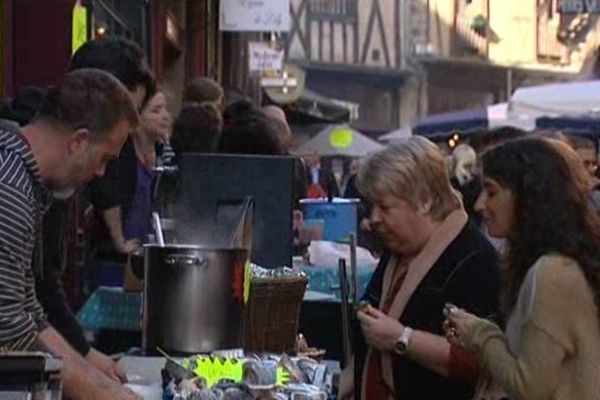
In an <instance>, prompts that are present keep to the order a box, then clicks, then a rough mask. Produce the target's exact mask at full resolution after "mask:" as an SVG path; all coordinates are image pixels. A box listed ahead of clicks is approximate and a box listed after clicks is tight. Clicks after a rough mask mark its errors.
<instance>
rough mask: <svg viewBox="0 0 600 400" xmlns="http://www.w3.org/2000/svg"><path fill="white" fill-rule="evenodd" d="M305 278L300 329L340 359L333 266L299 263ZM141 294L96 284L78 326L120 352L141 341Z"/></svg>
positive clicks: (361, 277)
mask: <svg viewBox="0 0 600 400" xmlns="http://www.w3.org/2000/svg"><path fill="white" fill-rule="evenodd" d="M302 269H303V270H304V271H305V272H306V274H307V275H308V277H309V285H308V290H307V293H306V295H305V297H304V302H303V304H302V310H301V315H300V332H302V333H303V334H304V335H305V336H306V337H307V338H308V340H309V342H310V343H311V345H312V346H315V347H319V348H324V349H326V350H327V357H328V358H332V359H337V360H339V359H341V354H342V350H341V330H340V328H339V327H340V326H341V311H340V303H339V298H340V288H339V278H338V270H337V268H332V267H323V266H303V267H302ZM357 275H358V276H357V289H358V295H359V297H360V296H362V294H363V293H364V290H365V289H366V286H367V285H368V282H369V280H370V278H371V275H372V269H371V268H362V267H359V268H358V269H357ZM141 310H142V295H141V294H140V293H128V292H125V291H124V290H123V289H122V288H115V287H100V288H98V289H97V290H96V291H95V292H94V293H93V294H92V296H90V298H89V299H88V301H87V302H86V303H85V304H84V306H83V307H82V308H81V310H80V311H79V313H78V318H79V321H80V323H81V325H82V326H83V327H84V328H85V329H86V330H88V331H91V332H93V333H95V345H96V346H97V347H98V348H100V349H101V350H104V351H106V352H109V353H114V352H124V351H127V350H128V349H129V348H131V347H139V346H140V344H141V334H140V331H141Z"/></svg>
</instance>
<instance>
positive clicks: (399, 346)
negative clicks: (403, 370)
mask: <svg viewBox="0 0 600 400" xmlns="http://www.w3.org/2000/svg"><path fill="white" fill-rule="evenodd" d="M394 350H395V351H396V353H397V354H399V355H401V356H403V355H405V354H406V350H408V349H407V347H406V344H404V343H403V342H402V341H400V340H398V341H397V342H396V345H395V346H394Z"/></svg>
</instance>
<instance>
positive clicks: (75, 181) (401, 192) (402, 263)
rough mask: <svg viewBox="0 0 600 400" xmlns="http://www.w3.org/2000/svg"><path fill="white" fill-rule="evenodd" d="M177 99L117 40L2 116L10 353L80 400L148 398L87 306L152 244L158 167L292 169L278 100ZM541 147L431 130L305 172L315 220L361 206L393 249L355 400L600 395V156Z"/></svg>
mask: <svg viewBox="0 0 600 400" xmlns="http://www.w3.org/2000/svg"><path fill="white" fill-rule="evenodd" d="M166 97H167V96H166V95H165V92H164V91H163V90H162V89H161V88H160V86H159V85H157V82H156V81H155V79H154V77H153V75H152V72H151V71H150V69H149V68H148V66H147V64H146V61H145V59H144V55H143V52H142V51H141V49H140V48H139V47H138V46H137V45H135V44H134V43H132V42H129V41H127V40H123V39H101V40H97V41H91V42H88V43H86V44H84V45H83V46H82V47H81V48H80V49H79V50H78V51H77V52H76V53H75V54H74V55H73V59H72V62H71V65H70V68H69V71H68V72H67V73H66V74H65V76H64V78H63V79H62V81H61V82H60V83H59V84H58V85H57V86H56V87H54V88H51V89H49V90H48V89H45V88H37V87H28V88H23V89H22V90H20V91H19V92H18V93H17V95H16V96H15V97H14V98H13V99H11V100H10V101H5V102H4V103H3V105H2V107H0V211H1V212H0V351H12V350H32V349H39V350H45V351H49V352H51V353H54V354H56V355H58V356H60V357H62V358H63V359H64V361H65V367H64V370H63V380H64V390H65V393H66V394H67V395H68V396H69V397H71V398H73V399H87V398H93V399H117V400H118V399H135V398H137V396H136V395H135V394H133V393H132V392H131V391H129V390H128V389H126V388H125V387H124V386H123V383H125V382H126V379H127V378H126V376H125V373H124V372H123V371H122V370H121V368H120V367H119V366H118V365H117V364H116V363H115V362H114V361H113V360H112V359H111V358H110V357H108V356H107V355H105V354H103V353H102V352H100V351H99V350H97V349H94V348H93V347H91V346H90V345H89V343H88V341H87V340H86V337H85V334H84V332H83V329H82V328H81V326H80V325H79V323H78V322H77V319H76V318H75V316H74V313H73V309H74V308H75V307H76V306H77V304H78V301H81V298H80V296H86V295H89V294H90V293H91V291H93V290H94V288H95V287H96V286H97V285H99V284H103V285H117V286H118V285H122V283H123V271H124V266H125V265H126V264H127V262H128V260H129V257H130V256H131V254H132V253H133V252H135V250H136V249H137V248H139V246H140V245H141V244H142V243H145V242H146V241H147V240H148V235H149V234H150V233H151V231H152V227H151V223H150V221H151V218H150V214H151V212H152V210H153V201H154V181H155V169H156V167H157V166H161V165H165V164H171V163H176V162H177V157H178V155H179V154H183V153H186V152H194V153H228V154H254V155H267V156H286V155H290V151H291V147H292V144H293V136H292V133H291V130H290V126H289V124H288V121H287V119H286V114H285V112H284V111H283V110H282V109H281V108H279V107H278V106H276V105H272V104H270V105H265V106H263V107H260V106H257V105H256V104H253V103H252V102H251V101H249V100H248V99H244V98H240V99H235V100H232V99H228V98H227V96H226V95H225V93H224V90H223V89H222V88H221V87H220V86H219V85H218V84H217V83H216V82H215V81H213V80H211V79H208V78H205V77H202V78H197V79H194V80H192V81H191V82H190V83H189V85H188V86H187V87H186V89H185V91H184V96H183V102H182V104H181V107H179V108H180V112H179V113H178V115H177V116H175V117H174V118H173V117H172V116H171V114H170V112H169V110H170V109H172V107H169V104H167V98H166ZM512 133H514V134H515V135H512V136H519V134H518V132H516V131H515V132H512ZM529 136H531V137H527V138H519V139H511V140H500V141H499V142H498V143H494V144H491V145H487V146H486V148H482V149H477V151H476V150H475V149H474V148H472V147H470V146H468V145H466V144H461V145H459V146H457V147H456V148H455V149H454V151H453V154H451V155H450V156H448V157H447V156H445V155H444V154H443V153H442V151H441V150H440V148H438V146H436V145H435V144H434V143H432V142H430V141H429V140H427V139H425V138H423V137H416V136H415V137H412V138H410V139H407V140H404V141H402V142H398V143H395V144H391V145H388V146H386V147H385V148H384V149H383V150H380V151H377V152H375V153H374V154H372V155H370V156H369V157H367V158H366V159H365V160H361V161H359V160H343V161H342V160H323V159H320V158H319V157H318V156H317V155H316V154H307V155H305V157H304V159H303V160H298V161H297V162H296V168H295V172H294V177H293V180H294V203H295V204H296V206H297V205H298V201H299V199H301V198H307V197H308V198H321V197H329V198H332V197H337V196H344V197H350V198H356V197H358V198H361V199H362V201H363V203H362V204H363V205H362V206H361V208H360V211H359V212H360V215H359V220H360V221H361V223H360V225H361V228H363V229H364V230H366V231H369V232H371V233H373V234H374V235H375V236H376V237H377V238H378V240H379V247H378V250H379V251H380V254H381V258H380V263H379V265H378V267H377V269H376V270H375V272H374V274H373V276H372V279H371V281H370V283H369V285H368V288H367V290H366V293H365V297H364V300H365V301H366V302H367V304H366V305H365V306H364V307H361V308H360V310H358V311H357V319H356V326H355V335H354V340H355V346H354V358H353V361H352V363H351V364H350V365H349V366H348V367H347V368H346V369H345V370H344V372H343V374H342V378H341V381H340V397H341V398H363V399H387V398H398V399H402V400H407V399H437V398H444V399H456V400H459V399H471V398H477V399H502V398H509V399H549V398H550V399H594V398H597V396H598V394H597V393H600V387H599V385H600V384H599V383H598V380H597V379H596V377H597V376H598V374H599V373H600V362H599V361H598V360H599V359H600V354H598V352H600V350H599V349H600V346H597V344H598V342H599V341H600V319H599V318H600V308H599V305H600V300H599V299H600V220H599V217H598V214H599V213H598V212H597V205H598V204H600V201H599V200H598V199H600V194H599V193H600V192H599V191H598V190H597V185H598V178H597V177H596V175H595V174H596V167H597V149H596V147H595V145H594V143H593V142H591V141H589V140H586V139H583V138H567V137H565V136H564V135H562V134H559V133H549V132H540V133H538V134H533V135H529ZM90 210H91V211H90ZM498 241H501V242H502V244H503V245H502V246H498V245H497V243H498ZM492 242H494V244H495V245H492ZM82 243H84V244H85V245H82ZM74 277H79V281H80V282H77V281H76V280H74V279H73V278H74ZM82 283H84V284H82Z"/></svg>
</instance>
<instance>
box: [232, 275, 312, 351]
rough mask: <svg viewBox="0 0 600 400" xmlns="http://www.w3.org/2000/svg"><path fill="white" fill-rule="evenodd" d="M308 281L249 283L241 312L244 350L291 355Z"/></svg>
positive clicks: (282, 279) (295, 278)
mask: <svg viewBox="0 0 600 400" xmlns="http://www.w3.org/2000/svg"><path fill="white" fill-rule="evenodd" d="M307 283H308V278H307V277H305V276H290V277H278V278H259V279H253V280H252V282H251V283H250V295H249V298H248V303H247V304H246V307H245V311H244V314H245V315H244V350H245V351H249V352H273V353H283V352H286V353H292V352H295V351H296V336H297V334H298V324H299V320H300V306H301V305H302V298H303V297H304V292H305V290H306V285H307Z"/></svg>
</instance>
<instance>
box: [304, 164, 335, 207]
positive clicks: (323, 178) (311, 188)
mask: <svg viewBox="0 0 600 400" xmlns="http://www.w3.org/2000/svg"><path fill="white" fill-rule="evenodd" d="M304 160H305V162H306V180H307V182H308V189H307V193H308V197H309V198H318V197H329V198H332V197H339V196H340V189H339V188H338V185H337V182H336V180H335V176H334V175H333V171H331V169H329V168H326V167H324V166H323V165H321V160H320V159H319V156H317V155H309V156H305V157H304Z"/></svg>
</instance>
